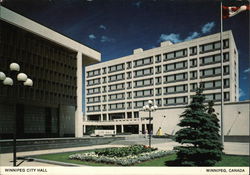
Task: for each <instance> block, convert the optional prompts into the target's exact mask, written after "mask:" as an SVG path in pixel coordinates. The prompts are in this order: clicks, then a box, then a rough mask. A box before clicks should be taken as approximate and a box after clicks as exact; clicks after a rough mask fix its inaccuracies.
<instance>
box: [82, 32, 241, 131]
mask: <svg viewBox="0 0 250 175" xmlns="http://www.w3.org/2000/svg"><path fill="white" fill-rule="evenodd" d="M85 80H86V84H85V97H86V102H85V115H84V119H83V120H84V122H83V128H84V132H86V133H87V132H88V131H89V130H91V129H93V128H104V129H115V130H116V132H117V133H124V132H132V133H135V134H138V133H141V132H143V131H145V130H146V128H147V127H148V125H147V123H148V121H147V120H145V119H144V118H143V117H142V115H140V112H139V111H140V110H142V107H143V106H144V105H146V104H147V102H148V100H152V101H153V102H154V104H156V105H157V106H158V107H159V108H160V109H163V108H167V107H173V106H179V107H184V106H185V105H187V104H188V103H190V101H191V97H192V95H194V94H195V90H196V88H197V87H198V86H199V84H202V86H203V87H204V94H205V96H206V99H207V101H208V100H214V101H215V102H219V101H220V100H221V93H220V92H221V58H220V33H217V34H213V35H209V36H204V37H201V38H197V39H194V40H191V41H185V42H181V43H177V44H173V43H171V42H170V41H166V42H162V43H161V45H160V47H158V48H153V49H150V50H145V51H143V50H142V49H136V50H134V52H133V54H132V55H129V56H125V57H122V58H118V59H114V60H111V61H107V62H103V63H99V64H95V65H91V66H87V67H86V70H85ZM223 85H224V100H225V102H237V101H238V99H239V95H238V89H239V80H238V52H237V48H236V45H235V42H234V38H233V34H232V32H231V31H225V32H224V33H223ZM153 123H154V121H153Z"/></svg>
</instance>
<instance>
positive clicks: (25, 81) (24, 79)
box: [0, 63, 33, 166]
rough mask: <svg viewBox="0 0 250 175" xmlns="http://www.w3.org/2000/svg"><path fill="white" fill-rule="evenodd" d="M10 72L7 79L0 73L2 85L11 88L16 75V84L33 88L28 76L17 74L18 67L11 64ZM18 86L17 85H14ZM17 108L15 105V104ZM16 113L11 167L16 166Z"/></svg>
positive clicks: (15, 64)
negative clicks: (21, 83)
mask: <svg viewBox="0 0 250 175" xmlns="http://www.w3.org/2000/svg"><path fill="white" fill-rule="evenodd" d="M9 69H10V71H11V75H12V76H11V77H7V76H6V75H5V73H4V72H0V80H1V81H3V84H4V85H5V86H10V87H11V86H13V85H14V75H16V80H17V82H23V85H24V86H30V87H31V86H33V81H32V80H31V79H30V78H28V76H27V75H26V74H25V73H19V71H20V66H19V64H17V63H11V64H10V67H9ZM16 85H18V83H17V84H16ZM16 106H17V104H16ZM17 115H18V114H17V112H16V116H15V119H14V121H13V123H14V124H13V166H16V135H17V130H16V127H17V117H18V116H17Z"/></svg>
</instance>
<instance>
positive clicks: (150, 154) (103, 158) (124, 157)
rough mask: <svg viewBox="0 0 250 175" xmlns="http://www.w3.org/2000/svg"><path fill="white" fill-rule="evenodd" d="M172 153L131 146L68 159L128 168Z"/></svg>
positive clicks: (93, 152)
mask: <svg viewBox="0 0 250 175" xmlns="http://www.w3.org/2000/svg"><path fill="white" fill-rule="evenodd" d="M172 153H173V151H158V150H157V148H149V147H146V146H143V145H132V146H129V147H122V148H106V149H102V150H96V151H92V152H87V153H78V154H73V155H70V156H69V159H72V160H81V161H91V162H97V163H107V164H116V165H122V166H129V165H134V164H136V163H140V162H144V161H147V160H152V159H155V158H159V157H163V156H166V155H169V154H172Z"/></svg>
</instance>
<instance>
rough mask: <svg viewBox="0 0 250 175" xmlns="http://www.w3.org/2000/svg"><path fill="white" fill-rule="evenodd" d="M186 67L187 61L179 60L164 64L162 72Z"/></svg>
mask: <svg viewBox="0 0 250 175" xmlns="http://www.w3.org/2000/svg"><path fill="white" fill-rule="evenodd" d="M185 68H187V61H181V62H177V63H173V64H165V65H164V72H169V71H175V70H180V69H185Z"/></svg>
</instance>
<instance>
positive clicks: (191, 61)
mask: <svg viewBox="0 0 250 175" xmlns="http://www.w3.org/2000/svg"><path fill="white" fill-rule="evenodd" d="M196 66H197V59H196V58H195V59H191V60H190V67H196Z"/></svg>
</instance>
